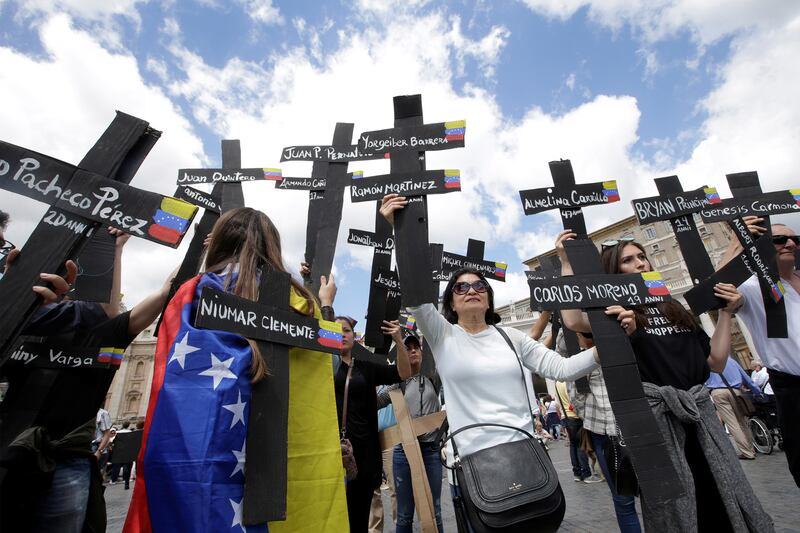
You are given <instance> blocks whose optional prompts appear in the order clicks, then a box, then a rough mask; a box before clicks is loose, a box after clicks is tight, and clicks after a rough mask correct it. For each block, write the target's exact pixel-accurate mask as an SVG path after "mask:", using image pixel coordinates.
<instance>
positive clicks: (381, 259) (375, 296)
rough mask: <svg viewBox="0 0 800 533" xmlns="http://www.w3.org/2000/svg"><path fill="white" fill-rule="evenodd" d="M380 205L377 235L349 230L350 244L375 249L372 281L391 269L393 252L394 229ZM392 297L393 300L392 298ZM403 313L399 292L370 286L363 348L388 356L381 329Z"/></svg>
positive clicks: (377, 204) (387, 341)
mask: <svg viewBox="0 0 800 533" xmlns="http://www.w3.org/2000/svg"><path fill="white" fill-rule="evenodd" d="M380 207H381V203H380V201H377V202H375V231H374V232H370V231H362V230H353V229H351V230H350V233H349V235H348V238H347V242H348V243H350V244H358V245H361V246H370V247H371V248H372V268H371V270H370V280H375V279H377V277H378V275H379V273H380V272H382V271H387V270H389V269H391V267H392V250H394V235H393V234H392V226H391V225H390V224H389V223H388V222H387V221H386V219H385V218H383V216H382V215H381V213H380ZM390 295H391V296H390ZM399 311H400V295H399V291H391V290H390V289H388V288H386V287H384V286H382V285H378V284H375V283H370V287H369V299H368V300H367V315H366V325H365V327H364V344H366V345H367V346H372V347H373V348H375V352H376V353H381V354H386V353H388V352H389V348H390V347H391V343H392V340H391V337H390V336H388V335H384V334H383V330H382V329H381V326H382V325H383V321H384V320H393V319H394V318H397V314H396V313H399Z"/></svg>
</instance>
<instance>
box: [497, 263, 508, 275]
mask: <svg viewBox="0 0 800 533" xmlns="http://www.w3.org/2000/svg"><path fill="white" fill-rule="evenodd" d="M507 268H508V263H495V264H494V273H495V274H496V275H497V277H498V278H505V277H506V269H507Z"/></svg>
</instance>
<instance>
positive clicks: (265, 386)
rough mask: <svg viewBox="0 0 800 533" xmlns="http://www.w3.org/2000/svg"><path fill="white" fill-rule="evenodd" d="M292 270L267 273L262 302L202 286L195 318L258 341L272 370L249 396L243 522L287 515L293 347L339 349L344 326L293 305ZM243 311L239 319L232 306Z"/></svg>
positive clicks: (263, 279) (198, 324)
mask: <svg viewBox="0 0 800 533" xmlns="http://www.w3.org/2000/svg"><path fill="white" fill-rule="evenodd" d="M290 291H291V284H290V276H289V274H287V273H283V272H276V271H274V270H267V271H265V272H262V276H261V286H260V291H259V300H258V302H253V301H251V300H247V299H244V298H240V297H238V296H235V295H232V294H230V293H226V292H222V291H217V290H214V289H210V288H206V289H204V290H203V292H202V294H201V298H200V304H199V305H198V309H197V315H196V317H195V326H196V327H199V328H208V329H217V330H222V331H231V332H233V333H237V334H239V335H242V336H243V337H245V338H248V339H253V340H257V341H258V347H259V350H260V351H261V355H262V356H263V357H264V360H265V362H266V364H267V368H268V369H269V371H270V373H269V375H268V376H267V377H265V378H264V379H262V380H261V381H259V382H257V383H254V384H253V388H252V395H251V398H250V414H249V418H248V430H247V456H246V458H245V470H246V472H245V486H244V502H243V509H242V513H243V514H242V516H243V519H242V523H243V524H245V525H248V526H252V525H257V524H263V523H265V522H271V521H278V520H286V490H287V487H286V483H287V461H288V458H287V453H288V424H289V347H291V346H296V347H300V348H305V349H309V350H315V351H320V352H328V353H338V352H339V351H340V350H341V347H342V334H341V326H340V325H338V324H336V323H335V322H327V321H324V320H321V321H318V320H317V319H315V318H312V317H306V316H303V315H300V314H298V313H295V312H293V311H292V310H291V309H290V308H289V295H290ZM229 309H236V310H241V311H242V312H243V313H244V316H247V317H248V319H247V320H246V321H237V320H235V319H234V318H231V317H232V316H233V314H232V313H228V312H227V310H229Z"/></svg>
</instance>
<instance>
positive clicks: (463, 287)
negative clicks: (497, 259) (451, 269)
mask: <svg viewBox="0 0 800 533" xmlns="http://www.w3.org/2000/svg"><path fill="white" fill-rule="evenodd" d="M471 288H472V289H475V292H478V293H482V292H486V289H488V288H489V285H488V284H487V283H486V282H485V281H483V280H482V279H479V280H475V281H473V282H472V283H470V282H469V281H459V282H458V283H456V284H455V285H453V292H454V293H456V294H467V293H468V292H469V290H470V289H471Z"/></svg>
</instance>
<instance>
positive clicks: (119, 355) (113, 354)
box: [97, 347, 125, 366]
mask: <svg viewBox="0 0 800 533" xmlns="http://www.w3.org/2000/svg"><path fill="white" fill-rule="evenodd" d="M124 354H125V350H124V349H122V348H114V347H105V348H100V353H99V354H97V362H98V363H111V364H113V365H114V366H119V365H121V364H122V359H123V357H124Z"/></svg>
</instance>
